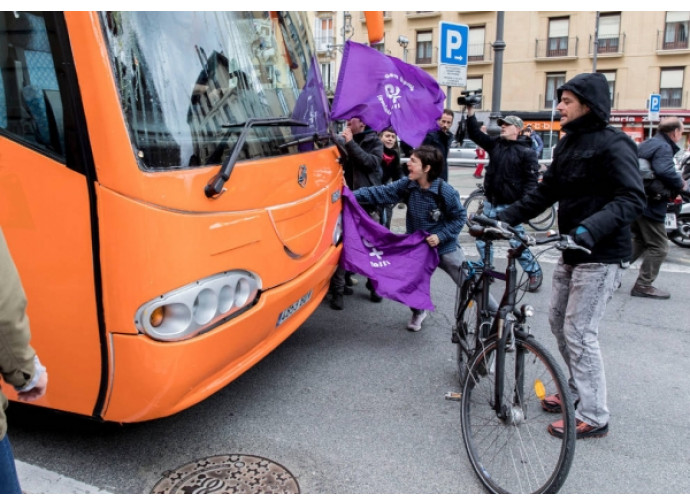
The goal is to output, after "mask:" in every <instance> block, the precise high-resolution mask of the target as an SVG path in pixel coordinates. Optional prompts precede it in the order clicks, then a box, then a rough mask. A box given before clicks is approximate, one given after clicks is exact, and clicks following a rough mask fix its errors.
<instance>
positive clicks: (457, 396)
mask: <svg viewBox="0 0 690 504" xmlns="http://www.w3.org/2000/svg"><path fill="white" fill-rule="evenodd" d="M445 399H446V401H456V402H459V401H461V400H462V392H446V395H445Z"/></svg>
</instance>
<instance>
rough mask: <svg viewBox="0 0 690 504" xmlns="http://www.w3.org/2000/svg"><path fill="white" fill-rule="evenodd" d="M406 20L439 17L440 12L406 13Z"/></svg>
mask: <svg viewBox="0 0 690 504" xmlns="http://www.w3.org/2000/svg"><path fill="white" fill-rule="evenodd" d="M405 15H406V16H407V19H421V18H435V17H440V16H441V11H407V12H406V14H405Z"/></svg>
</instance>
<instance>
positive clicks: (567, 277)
mask: <svg viewBox="0 0 690 504" xmlns="http://www.w3.org/2000/svg"><path fill="white" fill-rule="evenodd" d="M620 275H621V271H620V266H619V265H618V264H602V263H586V264H579V265H577V266H569V265H567V264H563V259H562V258H561V259H560V260H559V261H558V264H557V265H556V268H555V270H554V273H553V280H552V292H551V309H550V313H549V323H550V325H551V331H552V332H553V334H554V335H555V336H556V341H557V342H558V349H559V350H560V352H561V355H562V356H563V359H564V360H565V363H566V364H567V366H568V371H569V374H570V377H569V380H568V385H569V387H570V392H571V394H572V395H573V400H575V401H577V400H579V401H580V402H579V404H578V407H577V411H576V414H575V416H576V417H577V418H578V419H579V420H582V421H584V422H586V423H588V424H590V425H594V426H596V427H602V426H604V425H606V424H607V423H608V421H609V409H608V407H607V405H606V375H605V374H604V361H603V358H602V355H601V349H600V347H599V322H600V321H601V319H602V318H603V316H604V312H605V311H606V304H607V303H608V302H609V300H610V299H611V296H612V295H613V291H614V290H615V287H616V285H618V283H619V282H620Z"/></svg>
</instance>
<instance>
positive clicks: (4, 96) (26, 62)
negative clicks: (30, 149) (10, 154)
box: [0, 12, 65, 156]
mask: <svg viewBox="0 0 690 504" xmlns="http://www.w3.org/2000/svg"><path fill="white" fill-rule="evenodd" d="M0 73H1V74H2V79H1V81H2V87H1V88H0V99H1V100H2V105H0V128H3V129H6V130H7V131H8V132H10V133H13V134H14V135H17V136H20V137H21V138H22V139H24V140H26V141H28V142H29V143H31V144H34V145H38V146H40V147H42V148H44V149H48V150H50V151H52V152H54V153H56V154H58V155H60V156H64V152H65V147H64V128H63V114H62V99H61V97H60V92H59V86H58V80H57V75H56V72H55V64H54V62H53V54H52V52H51V48H50V43H49V41H48V32H47V30H46V25H45V20H44V19H43V17H42V16H41V15H38V14H29V13H26V12H3V13H0Z"/></svg>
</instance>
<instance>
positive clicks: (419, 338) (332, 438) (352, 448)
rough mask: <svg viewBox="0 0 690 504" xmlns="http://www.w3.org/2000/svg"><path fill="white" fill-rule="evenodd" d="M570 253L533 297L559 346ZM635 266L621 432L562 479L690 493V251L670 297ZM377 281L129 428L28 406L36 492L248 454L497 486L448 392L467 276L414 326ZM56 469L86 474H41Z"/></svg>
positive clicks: (361, 486)
mask: <svg viewBox="0 0 690 504" xmlns="http://www.w3.org/2000/svg"><path fill="white" fill-rule="evenodd" d="M457 170H464V171H460V172H457ZM468 171H469V169H468V168H464V169H462V168H457V169H456V168H453V169H452V170H451V182H452V183H454V184H456V185H457V186H458V187H460V189H461V194H462V195H463V196H465V195H466V194H467V191H465V189H469V188H471V187H473V185H474V179H472V178H471V176H469V174H468ZM470 173H471V172H470ZM463 191H464V193H463ZM395 217H396V219H400V218H401V215H399V214H396V215H395ZM464 243H465V244H464V249H465V250H466V253H467V255H468V256H470V257H472V256H473V255H476V252H475V251H474V248H473V245H472V243H470V242H469V241H465V242H464ZM496 257H497V258H500V257H501V254H500V252H497V253H496ZM556 258H557V253H555V252H554V251H549V252H546V253H545V254H544V255H543V256H541V258H540V260H541V263H542V267H543V269H544V272H545V282H544V286H543V287H542V289H541V291H540V292H538V293H536V294H527V295H526V298H525V300H524V302H527V301H529V302H530V303H531V304H532V305H534V306H535V307H536V315H535V317H534V318H533V325H532V332H533V333H534V334H535V335H536V336H537V338H538V339H539V340H540V341H542V342H543V343H545V344H546V345H547V347H548V348H550V349H551V351H552V353H554V355H557V351H556V348H555V345H554V341H553V337H552V336H551V334H550V331H549V329H548V323H547V310H548V306H547V305H548V298H549V293H550V278H551V274H552V271H553V265H554V262H555V260H556ZM497 264H498V265H502V264H505V262H504V260H502V259H497ZM636 273H637V272H636V270H635V269H634V267H633V268H632V269H631V270H629V271H627V272H626V274H625V275H624V278H623V285H622V286H621V288H620V289H619V290H618V291H617V292H616V293H615V294H614V296H613V299H612V301H611V302H610V304H609V307H608V309H607V311H606V316H605V318H604V320H603V323H602V324H601V328H600V333H601V346H602V350H603V354H604V359H605V365H606V373H607V381H608V396H609V407H610V409H611V414H612V418H611V423H610V433H609V435H608V436H607V437H606V438H603V439H598V440H585V441H578V442H577V446H576V454H575V460H574V462H573V466H572V469H571V471H570V475H569V477H568V479H567V481H566V482H565V485H564V486H563V488H562V490H561V492H562V493H575V494H617V493H621V494H622V493H660V494H685V493H690V477H688V476H689V475H690V457H688V455H687V453H688V446H690V430H688V428H687V420H688V418H689V417H690V401H688V392H687V390H688V383H689V382H688V362H690V361H689V357H690V331H688V328H687V320H688V318H687V314H688V308H687V307H688V306H690V288H688V283H690V275H689V273H690V251H688V250H686V249H680V248H678V247H676V246H675V245H671V255H670V257H669V260H668V261H667V263H666V264H665V265H664V268H663V270H662V273H661V275H660V277H659V279H658V280H657V284H658V286H659V287H662V288H664V289H667V290H669V291H671V292H672V297H671V299H670V300H667V301H657V300H647V299H642V298H633V297H631V296H630V295H629V291H630V288H631V287H632V284H633V283H634V280H635V277H636ZM360 280H361V278H360ZM363 284H364V282H363V281H361V282H360V284H359V285H357V286H356V287H355V293H354V295H352V296H349V297H347V298H346V300H345V301H346V307H345V310H344V311H342V312H338V311H333V310H331V309H330V308H329V307H328V305H327V304H325V303H324V304H323V305H322V306H321V307H320V308H319V309H318V310H317V312H316V313H315V314H314V316H313V317H311V318H310V320H309V321H308V322H307V323H306V324H305V325H304V326H303V327H302V328H301V329H299V330H298V331H297V332H296V333H295V334H293V335H292V336H291V337H290V338H289V339H288V340H287V341H286V342H285V343H284V344H283V345H281V346H280V347H279V348H277V349H276V350H275V351H274V352H273V353H272V354H270V355H269V356H268V357H267V358H266V359H264V360H263V361H262V362H260V363H259V364H258V365H257V366H255V367H254V368H252V369H251V370H249V371H248V372H247V373H245V374H244V375H243V376H241V377H240V378H239V379H238V380H236V381H235V382H233V383H232V384H230V385H229V386H227V387H226V388H224V389H223V390H221V391H219V392H218V393H216V394H215V395H213V396H212V397H210V398H208V399H207V400H205V401H203V402H202V403H200V404H198V405H196V406H194V407H192V408H190V409H188V410H186V411H183V412H181V413H179V414H177V415H174V416H172V417H169V418H164V419H160V420H156V421H151V422H146V423H142V424H134V425H123V426H120V425H112V424H101V423H98V422H95V421H91V420H87V419H82V418H79V417H74V416H72V415H66V414H61V413H55V412H50V411H46V410H40V409H37V408H32V407H27V406H23V405H16V404H13V405H12V406H11V407H10V410H9V411H8V413H9V421H10V439H11V441H12V444H13V447H14V451H15V455H16V457H17V459H19V460H20V461H21V463H22V474H23V479H22V483H23V485H24V489H25V491H27V492H36V493H70V492H74V493H78V492H99V491H100V492H110V493H133V494H141V493H149V492H151V491H152V489H153V488H154V486H156V484H157V483H158V482H159V481H160V480H161V479H162V478H164V477H165V475H166V474H168V471H172V470H174V469H175V468H179V467H180V466H183V465H185V464H188V463H190V462H193V461H196V460H198V459H203V458H205V457H211V456H213V455H219V454H246V455H255V456H258V457H264V458H266V459H269V460H271V461H274V462H275V463H277V464H280V465H281V466H283V467H284V468H286V469H287V470H288V471H289V472H290V473H291V474H292V476H294V478H295V480H296V481H297V482H298V484H299V490H300V492H301V493H304V494H362V493H364V494H467V493H470V494H474V493H482V492H483V488H482V487H481V485H480V483H479V482H478V480H477V479H476V477H475V475H474V473H473V472H472V469H471V467H470V464H469V462H468V460H467V456H466V454H465V450H464V447H463V444H462V439H461V434H460V418H459V403H456V402H449V401H446V400H444V395H445V394H446V392H448V391H454V390H457V372H456V369H455V363H454V354H455V349H454V347H453V344H452V343H451V342H450V327H451V319H450V315H451V312H452V307H453V303H454V285H453V284H452V282H451V280H450V279H449V278H448V277H447V276H446V275H445V274H444V273H443V272H441V271H440V270H439V271H438V272H437V273H436V274H435V275H434V277H433V279H432V298H433V300H434V302H435V304H436V306H437V309H436V311H435V312H434V313H432V314H431V315H430V317H429V318H428V319H427V321H425V323H424V327H423V329H422V331H421V332H419V333H410V332H408V331H406V330H405V325H406V323H407V320H408V318H409V310H408V309H407V308H405V307H404V306H401V305H400V304H398V303H395V302H393V301H390V300H384V301H383V302H382V303H380V304H376V303H372V302H370V301H369V299H368V297H367V295H366V294H367V291H366V289H365V288H364V285H363ZM557 359H558V361H559V362H561V360H560V356H557ZM27 467H28V468H29V469H31V468H39V469H41V470H44V471H46V473H45V474H48V475H51V476H40V477H39V476H35V475H34V474H35V473H32V472H30V471H29V470H27V469H26V468H27ZM55 475H57V478H58V479H62V481H68V482H70V483H74V482H77V483H80V484H83V485H84V486H82V487H79V486H78V485H73V486H72V487H69V488H70V489H67V490H65V488H64V487H60V486H58V485H53V486H50V485H49V486H48V488H46V486H45V485H44V486H41V485H40V484H39V483H41V482H40V481H38V480H39V479H40V478H43V477H56V476H55Z"/></svg>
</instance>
